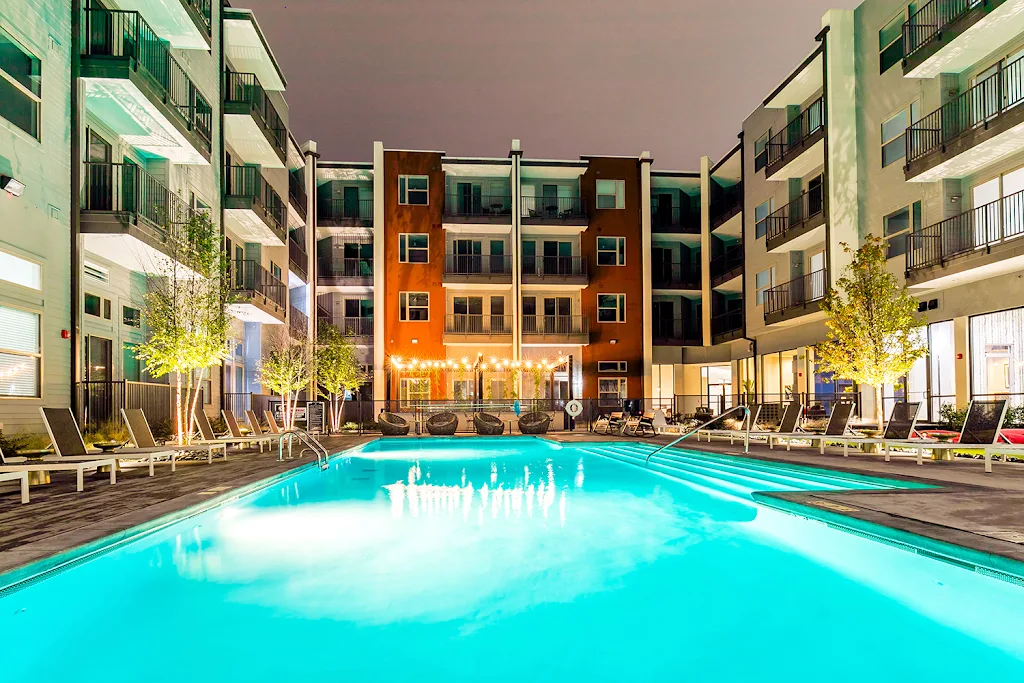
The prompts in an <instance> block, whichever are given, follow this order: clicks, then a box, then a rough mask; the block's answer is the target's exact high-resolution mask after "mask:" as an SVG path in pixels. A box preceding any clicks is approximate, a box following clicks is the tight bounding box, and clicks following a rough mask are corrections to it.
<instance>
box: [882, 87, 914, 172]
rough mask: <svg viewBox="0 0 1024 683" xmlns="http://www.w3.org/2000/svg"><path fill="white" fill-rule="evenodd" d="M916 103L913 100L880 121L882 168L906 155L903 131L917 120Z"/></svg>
mask: <svg viewBox="0 0 1024 683" xmlns="http://www.w3.org/2000/svg"><path fill="white" fill-rule="evenodd" d="M917 116H918V104H917V101H916V100H915V101H914V102H911V103H910V106H909V107H907V108H906V109H903V110H901V111H899V112H897V113H896V114H894V115H893V116H892V117H890V118H889V119H888V120H887V121H885V122H884V123H882V168H885V167H886V166H888V165H889V164H891V163H893V162H894V161H897V160H899V159H902V158H903V157H905V156H907V136H906V135H905V134H904V132H905V131H906V130H907V128H908V127H909V126H911V125H912V124H914V123H916V122H917Z"/></svg>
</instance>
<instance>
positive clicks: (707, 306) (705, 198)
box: [700, 157, 711, 346]
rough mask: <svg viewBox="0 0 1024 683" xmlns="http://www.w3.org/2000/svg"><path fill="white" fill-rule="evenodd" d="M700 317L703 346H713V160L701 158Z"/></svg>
mask: <svg viewBox="0 0 1024 683" xmlns="http://www.w3.org/2000/svg"><path fill="white" fill-rule="evenodd" d="M700 290H701V296H700V301H701V303H700V316H701V327H702V328H703V344H704V346H711V159H709V158H708V157H701V158H700Z"/></svg>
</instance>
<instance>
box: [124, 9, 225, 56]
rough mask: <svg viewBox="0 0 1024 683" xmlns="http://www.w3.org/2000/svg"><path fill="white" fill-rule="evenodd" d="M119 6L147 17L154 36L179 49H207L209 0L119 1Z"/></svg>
mask: <svg viewBox="0 0 1024 683" xmlns="http://www.w3.org/2000/svg"><path fill="white" fill-rule="evenodd" d="M117 4H118V7H119V8H120V9H122V10H132V11H135V12H138V13H139V14H141V15H143V16H144V17H146V20H147V21H148V22H149V25H150V26H152V27H153V30H154V31H156V33H157V35H160V36H163V37H164V39H166V40H167V42H169V43H170V44H171V45H173V46H174V47H176V48H179V49H182V50H209V49H210V44H211V43H210V37H211V35H212V34H211V29H212V26H213V22H212V14H211V9H212V8H211V5H212V2H211V0H119V2H118V3H117Z"/></svg>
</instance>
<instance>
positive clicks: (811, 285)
mask: <svg viewBox="0 0 1024 683" xmlns="http://www.w3.org/2000/svg"><path fill="white" fill-rule="evenodd" d="M827 294H828V273H827V272H826V271H825V270H824V269H822V270H816V271H814V272H813V273H808V274H807V275H802V276H800V277H798V278H796V279H794V280H790V281H789V282H783V283H782V284H781V285H775V286H774V287H772V288H771V289H768V290H767V291H765V293H764V323H765V325H774V324H776V323H781V322H785V321H787V320H793V319H794V318H799V317H801V316H804V315H807V314H808V313H814V312H817V311H819V310H821V302H822V300H823V299H824V298H825V296H826V295H827Z"/></svg>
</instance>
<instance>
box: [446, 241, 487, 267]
mask: <svg viewBox="0 0 1024 683" xmlns="http://www.w3.org/2000/svg"><path fill="white" fill-rule="evenodd" d="M452 250H453V251H454V253H455V256H454V258H455V272H456V273H480V272H482V270H483V268H482V266H483V263H482V260H481V256H480V252H481V251H482V243H481V242H480V240H466V239H459V240H453V241H452Z"/></svg>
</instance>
